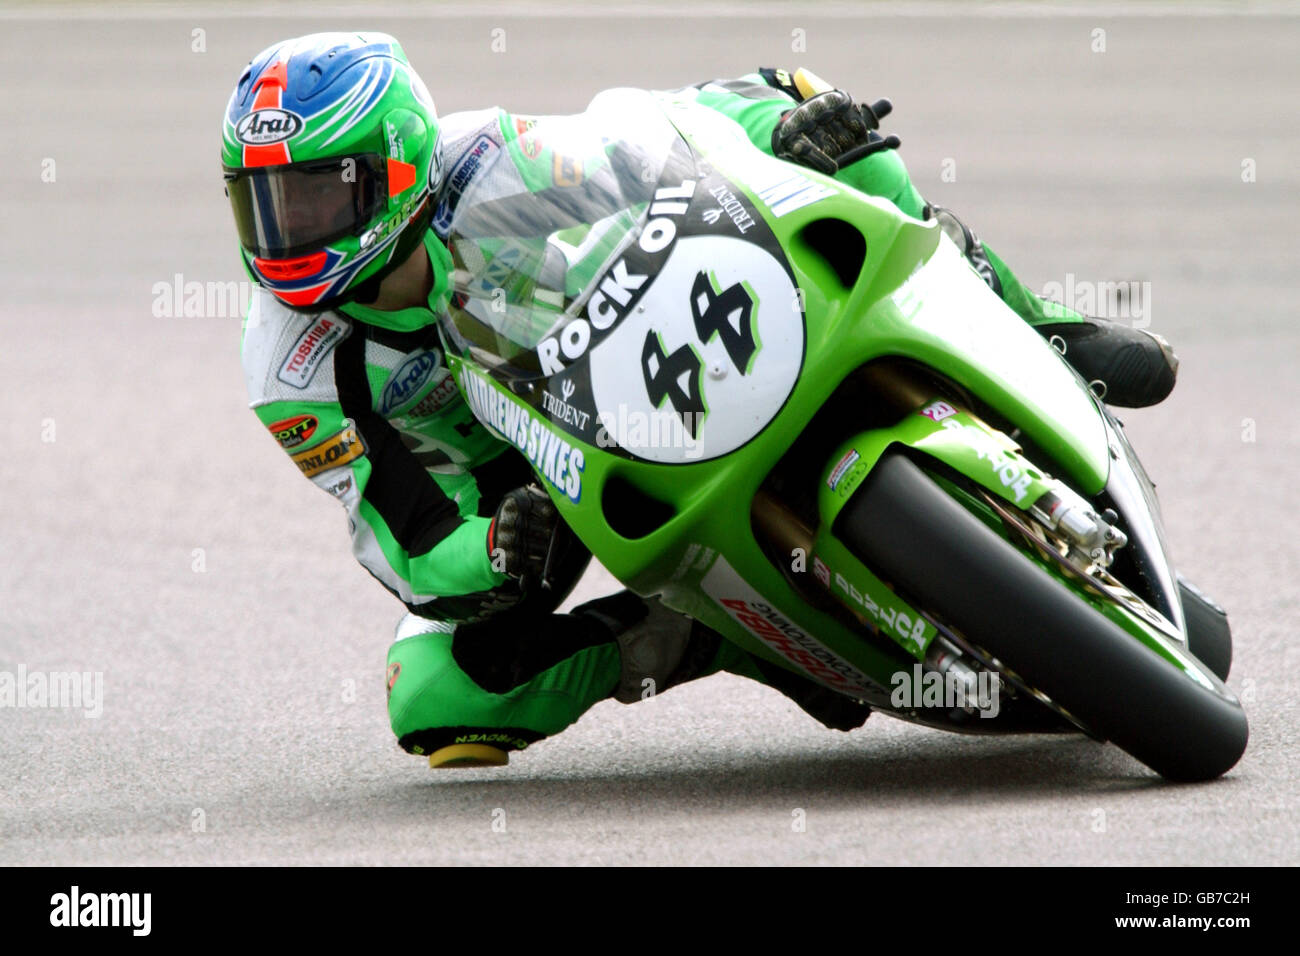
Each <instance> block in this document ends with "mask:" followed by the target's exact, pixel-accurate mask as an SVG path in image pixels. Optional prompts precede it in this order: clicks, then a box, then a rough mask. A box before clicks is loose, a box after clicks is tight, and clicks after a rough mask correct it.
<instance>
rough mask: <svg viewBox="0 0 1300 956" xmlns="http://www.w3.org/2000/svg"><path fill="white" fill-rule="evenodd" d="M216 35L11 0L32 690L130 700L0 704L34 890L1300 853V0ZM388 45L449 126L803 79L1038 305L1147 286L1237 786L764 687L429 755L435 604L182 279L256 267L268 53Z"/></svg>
mask: <svg viewBox="0 0 1300 956" xmlns="http://www.w3.org/2000/svg"><path fill="white" fill-rule="evenodd" d="M223 9H224V10H225V12H217V11H215V10H214V9H208V8H203V7H199V6H193V7H189V6H182V7H176V6H167V7H159V8H153V7H148V8H133V9H131V10H128V11H127V12H126V13H124V14H121V15H112V16H108V15H105V14H103V13H99V14H93V13H92V14H91V15H87V14H86V11H85V10H84V9H83V8H80V7H66V6H65V5H61V4H60V5H55V6H53V7H48V6H47V7H42V8H39V9H37V8H33V7H29V6H18V7H7V8H0V27H3V29H0V77H2V78H3V83H2V84H0V85H2V87H3V89H4V91H5V96H4V97H3V98H0V128H2V129H3V130H4V135H3V138H2V139H0V185H2V190H0V212H2V213H3V216H2V219H3V223H4V225H3V231H2V232H0V290H2V291H0V302H2V303H3V305H2V307H0V382H2V383H3V385H2V386H0V436H2V437H3V440H4V448H3V454H2V455H0V489H2V490H3V495H4V497H3V503H0V671H8V672H11V673H17V672H18V669H19V668H26V670H27V671H28V672H35V671H39V672H45V673H50V672H56V671H69V670H76V671H88V672H92V673H100V674H102V680H103V693H102V715H100V716H98V717H95V718H91V717H87V716H85V715H84V714H83V713H82V712H80V711H75V710H74V711H70V710H49V709H34V708H24V709H17V708H5V709H0V863H63V864H83V863H85V864H93V863H158V862H162V863H340V862H346V863H361V862H365V863H374V862H462V863H501V862H511V863H605V864H609V863H774V862H776V863H852V864H857V863H944V864H981V863H1079V864H1108V865H1132V864H1151V863H1161V864H1163V863H1179V864H1181V863H1211V864H1220V863H1221V864H1232V863H1250V862H1264V863H1289V864H1295V863H1296V862H1298V861H1300V851H1298V846H1300V844H1298V841H1297V835H1296V834H1297V814H1296V802H1297V801H1296V793H1297V790H1298V789H1300V758H1298V757H1297V755H1296V752H1295V746H1294V745H1295V741H1296V736H1297V735H1296V729H1295V728H1296V722H1297V721H1296V718H1297V714H1296V701H1297V698H1298V696H1300V686H1298V683H1297V665H1300V644H1297V640H1296V625H1297V622H1298V621H1300V609H1298V606H1297V605H1298V602H1300V550H1298V549H1297V547H1296V546H1295V544H1294V533H1293V531H1292V530H1291V528H1290V527H1289V525H1290V523H1291V521H1292V520H1293V519H1294V517H1295V515H1296V508H1295V506H1294V503H1293V502H1292V501H1291V500H1290V496H1291V495H1292V494H1294V493H1295V488H1296V484H1295V477H1296V475H1297V471H1298V468H1300V429H1298V428H1297V425H1296V418H1295V415H1296V414H1297V408H1300V384H1298V382H1300V376H1298V375H1297V372H1296V366H1297V359H1298V358H1300V331H1298V330H1297V325H1296V319H1297V309H1296V305H1295V298H1294V297H1295V294H1296V292H1297V289H1296V281H1295V276H1296V266H1295V261H1296V257H1295V237H1296V223H1297V221H1298V219H1297V209H1296V197H1297V195H1298V190H1300V165H1298V164H1297V162H1296V157H1297V156H1300V133H1298V132H1297V126H1296V107H1295V104H1296V102H1297V100H1300V71H1298V70H1297V68H1296V61H1295V51H1296V50H1297V49H1300V18H1297V16H1296V12H1297V11H1296V10H1295V9H1294V8H1287V7H1279V8H1267V9H1268V10H1270V11H1272V12H1266V13H1264V14H1258V15H1249V16H1235V15H1226V16H1225V15H1218V14H1217V13H1216V12H1215V11H1217V10H1219V9H1220V8H1219V7H1211V8H1200V11H1201V12H1205V13H1206V14H1207V15H1204V16H1201V15H1186V11H1183V12H1182V13H1179V14H1177V15H1175V14H1173V13H1172V12H1171V11H1170V8H1169V7H1167V6H1163V5H1161V4H1151V3H1133V4H1129V5H1127V6H1126V7H1115V8H1093V9H1092V10H1091V12H1089V10H1088V9H1086V8H1085V9H1083V10H1082V11H1080V9H1079V8H1078V7H1077V6H1076V7H1074V8H1072V11H1073V13H1072V14H1071V15H1055V14H1053V15H1044V14H1043V12H1042V10H1041V9H1040V8H1025V7H1023V6H1016V5H1012V6H1009V7H1008V6H1005V5H1004V6H999V7H992V8H990V7H987V6H964V7H960V8H958V7H953V6H947V7H944V6H937V7H936V6H933V5H931V6H927V7H924V8H922V9H920V10H919V11H913V13H916V14H918V15H909V14H908V12H907V11H906V10H903V9H902V8H900V7H898V6H897V5H892V4H886V5H879V6H867V7H864V8H845V7H833V8H832V7H819V6H817V5H815V4H814V5H806V6H804V7H802V8H800V7H794V6H790V7H776V6H768V5H759V7H758V9H759V10H760V12H761V14H762V15H760V16H754V17H751V18H747V19H746V18H742V17H740V16H738V15H735V14H734V13H729V12H728V10H727V8H725V7H721V6H718V5H714V6H708V5H704V6H699V5H691V6H682V5H678V6H677V7H672V8H667V7H657V8H656V11H657V15H656V16H655V17H654V18H653V19H638V18H635V17H632V16H629V15H627V11H626V10H621V9H611V8H601V7H599V6H591V7H590V8H582V7H575V6H573V5H570V6H569V7H567V8H565V9H566V10H567V13H565V15H561V16H555V17H550V18H544V17H540V16H536V15H531V14H530V13H529V12H528V11H527V10H525V9H523V8H521V7H518V6H516V7H515V8H512V9H510V10H507V11H503V12H496V13H494V12H491V11H489V12H486V13H484V12H483V10H484V8H483V7H482V6H478V7H473V8H470V7H468V6H461V7H457V8H451V9H449V10H447V11H446V12H445V13H442V14H438V15H431V14H422V15H417V16H405V15H398V14H395V12H394V11H393V10H391V9H389V10H385V11H382V12H381V13H376V12H374V11H373V9H372V10H371V11H370V12H366V13H365V14H364V15H360V16H352V17H347V16H339V15H334V14H330V13H326V14H318V15H315V16H309V15H307V14H289V15H284V16H273V17H272V16H256V17H254V16H246V15H245V14H244V11H246V10H249V9H251V8H249V7H239V6H236V7H234V8H229V7H226V8H223ZM257 9H261V8H260V7H258V8H257ZM316 9H318V10H319V9H321V8H320V7H317V8H316ZM602 9H603V10H605V11H606V12H601V13H597V12H596V11H598V10H602ZM232 11H233V12H232ZM357 26H364V27H367V28H378V29H385V30H389V31H390V32H393V33H394V34H396V35H397V36H398V37H399V38H401V39H402V41H403V42H404V44H405V45H406V48H407V50H408V52H409V54H410V56H411V58H412V60H413V62H414V64H415V65H416V67H417V68H418V69H419V70H420V71H421V72H422V73H423V74H424V76H425V77H426V79H427V81H428V83H429V86H430V87H431V88H432V90H433V91H434V95H435V98H436V99H437V101H438V105H439V109H440V110H441V111H442V112H449V111H453V110H458V109H466V108H470V107H476V106H482V105H489V104H500V105H503V106H508V107H512V108H514V109H516V110H519V111H534V112H548V111H552V112H557V111H568V110H576V109H579V108H581V106H582V105H583V104H584V102H585V101H586V99H587V98H588V97H589V96H590V95H591V94H592V93H593V92H595V91H596V90H598V89H600V88H602V87H607V86H612V85H640V86H659V87H669V86H677V85H681V84H684V83H687V82H695V81H697V80H700V79H705V78H709V77H712V76H728V75H735V74H738V73H740V72H744V71H747V70H749V69H752V68H753V67H756V66H758V65H760V64H773V65H786V64H791V65H799V64H807V65H809V66H811V67H813V68H814V69H816V70H817V72H819V73H821V74H822V75H823V76H825V77H827V78H829V79H831V80H833V81H834V82H835V83H837V84H839V85H841V86H845V87H847V88H848V89H850V90H852V91H853V92H854V93H855V94H856V95H857V96H859V97H861V98H868V97H871V98H875V97H878V96H882V95H887V96H890V97H891V98H892V99H893V100H894V102H895V104H896V111H895V114H894V116H893V117H891V118H890V119H889V121H888V126H889V128H890V129H891V130H892V131H894V132H897V133H898V134H900V135H901V136H902V137H903V139H904V151H903V155H904V157H905V158H906V160H907V161H908V163H909V166H910V168H911V170H912V173H913V176H914V178H915V179H916V181H917V183H918V186H919V188H920V189H921V191H922V192H923V193H924V194H925V195H926V196H927V197H929V198H931V199H932V200H934V201H937V202H941V203H943V204H945V205H949V206H951V207H953V208H955V209H957V210H958V211H959V212H960V213H962V214H963V215H964V216H965V217H966V218H967V219H968V220H969V221H971V222H972V223H974V224H975V225H976V226H977V228H978V229H979V230H980V231H981V233H982V234H983V235H984V236H985V237H986V238H988V239H989V240H990V241H991V243H992V244H993V245H994V246H995V248H997V249H999V250H1000V251H1001V253H1002V254H1003V256H1004V257H1005V258H1006V259H1007V260H1008V261H1009V262H1011V263H1012V264H1013V265H1014V266H1016V267H1017V268H1018V269H1019V270H1020V271H1021V272H1022V273H1023V275H1024V276H1025V277H1026V279H1027V280H1028V281H1030V282H1031V284H1033V285H1034V286H1035V288H1040V289H1041V288H1043V286H1044V285H1045V284H1046V283H1049V282H1057V283H1060V284H1062V285H1066V284H1067V282H1069V283H1073V285H1072V288H1075V289H1076V290H1079V289H1083V288H1085V287H1084V286H1081V285H1080V284H1079V283H1095V282H1102V281H1107V280H1134V281H1137V282H1140V283H1148V285H1146V286H1141V287H1140V288H1143V289H1146V290H1148V291H1147V295H1148V299H1147V305H1148V306H1149V309H1150V312H1149V316H1150V319H1151V321H1152V323H1153V326H1154V327H1156V328H1158V329H1159V330H1161V331H1163V332H1164V333H1165V334H1166V335H1168V336H1169V337H1170V338H1171V339H1172V340H1173V341H1174V342H1175V343H1176V344H1177V346H1178V347H1179V350H1180V352H1181V355H1182V358H1183V373H1182V378H1181V383H1180V385H1179V388H1178V390H1177V392H1176V393H1175V395H1174V397H1173V398H1172V399H1171V400H1170V401H1168V402H1167V403H1165V404H1164V405H1163V406H1161V407H1159V408H1155V409H1151V410H1145V411H1140V412H1133V413H1129V414H1126V415H1124V418H1125V420H1126V421H1127V422H1128V423H1129V425H1130V428H1131V431H1132V433H1133V435H1134V437H1135V441H1136V444H1137V446H1138V448H1139V449H1140V450H1141V451H1142V452H1143V454H1144V456H1145V460H1146V462H1147V465H1148V468H1149V470H1150V471H1151V472H1152V474H1153V475H1154V476H1155V478H1156V480H1157V481H1158V482H1159V483H1160V489H1161V493H1162V496H1163V502H1164V507H1165V514H1166V519H1167V522H1168V525H1169V527H1170V530H1171V534H1172V539H1173V544H1174V547H1175V549H1176V553H1177V554H1178V555H1179V557H1180V560H1181V563H1182V566H1183V568H1184V570H1185V571H1186V572H1187V573H1188V574H1189V575H1190V576H1191V577H1192V578H1193V579H1194V580H1196V581H1198V582H1201V583H1202V584H1203V586H1204V587H1205V588H1206V589H1207V590H1209V591H1210V592H1211V593H1212V594H1214V595H1215V596H1217V597H1218V598H1219V599H1220V600H1221V601H1222V602H1223V603H1224V604H1225V605H1226V606H1227V607H1228V608H1229V609H1230V611H1231V613H1232V620H1233V623H1234V625H1235V630H1236V634H1237V660H1236V664H1235V667H1234V672H1233V677H1232V680H1231V684H1232V686H1233V687H1234V689H1236V690H1237V691H1238V693H1240V694H1241V695H1242V696H1243V698H1244V699H1245V700H1246V701H1247V707H1248V712H1249V715H1250V718H1251V728H1252V741H1251V746H1250V749H1249V750H1248V752H1247V754H1246V756H1245V758H1244V759H1243V760H1242V762H1241V763H1240V765H1239V766H1238V767H1237V769H1235V770H1234V771H1233V772H1232V773H1231V774H1230V775H1229V776H1228V777H1227V778H1225V779H1223V780H1221V781H1219V782H1216V783H1214V784H1210V785H1202V786H1195V787H1175V786H1168V785H1165V784H1163V783H1161V782H1160V781H1158V780H1157V779H1155V778H1154V777H1152V776H1151V775H1150V774H1149V773H1147V772H1146V771H1145V770H1144V769H1143V768H1142V767H1140V766H1139V765H1138V764H1137V763H1135V762H1134V761H1132V760H1130V759H1129V758H1128V757H1126V756H1125V755H1124V754H1122V753H1120V752H1119V751H1117V750H1115V749H1114V748H1103V747H1100V746H1098V745H1095V744H1092V743H1089V742H1086V741H1072V740H1066V741H1061V740H1038V739H999V740H981V739H968V738H962V737H956V736H949V735H944V734H941V733H938V732H933V731H928V730H923V729H917V728H913V727H910V726H907V725H904V724H901V723H898V722H896V721H891V720H889V719H888V718H884V717H879V716H877V717H874V718H872V719H871V720H870V721H869V722H868V725H867V727H866V728H865V729H863V730H861V731H857V732H854V733H852V734H848V735H845V734H836V733H832V732H829V731H825V730H823V729H822V728H820V727H819V726H818V725H816V724H814V723H813V722H812V721H811V720H809V719H808V718H806V717H805V716H803V715H802V714H801V713H800V712H799V711H797V710H796V709H795V708H794V707H793V706H792V705H790V704H789V703H787V702H786V701H785V700H784V699H783V698H781V697H780V696H779V695H778V694H776V693H775V692H772V691H768V690H766V689H764V688H761V687H758V686H756V685H753V684H749V683H747V682H745V681H742V680H740V679H738V678H730V677H716V678H712V679H709V680H705V681H701V682H699V683H697V684H694V685H692V686H688V687H684V688H679V689H676V690H673V691H672V692H670V693H668V694H666V695H664V696H663V697H661V698H658V699H656V700H653V701H651V702H648V703H645V704H639V705H637V706H634V707H623V706H621V705H618V704H615V703H606V704H602V705H599V706H597V707H596V708H595V709H593V710H592V711H591V712H590V714H589V715H587V716H586V717H585V718H584V719H583V720H582V721H581V722H580V723H579V724H578V725H576V726H575V727H573V728H572V729H571V730H570V731H568V732H566V733H564V734H563V735H562V736H559V737H557V738H555V739H553V740H551V741H548V742H545V743H543V744H541V745H539V746H537V747H536V748H535V749H533V750H532V751H530V752H528V753H527V754H524V755H521V756H517V757H516V758H515V759H514V761H513V762H512V764H511V766H510V767H509V768H507V769H504V770H494V771H465V772H459V773H444V774H441V775H440V774H434V773H431V772H430V771H429V770H428V769H427V767H426V766H425V765H424V764H423V763H422V762H421V761H419V760H417V759H415V758H412V757H409V756H406V755H404V754H402V753H401V752H400V751H399V750H398V749H397V747H396V745H395V744H394V742H393V741H392V739H391V737H390V735H389V731H388V727H387V721H386V718H385V713H384V697H383V681H382V677H383V667H384V654H385V649H386V646H387V641H388V638H389V635H390V633H391V628H392V625H393V623H394V621H395V620H396V618H397V616H398V613H399V611H400V608H399V606H398V605H397V604H396V603H395V602H394V601H393V600H392V599H391V598H390V597H389V596H388V595H387V594H386V593H384V592H383V591H382V589H380V588H379V587H378V585H376V584H375V583H374V582H373V581H372V580H371V579H370V577H369V576H368V575H367V574H366V573H365V572H364V571H363V570H362V569H361V568H360V567H358V566H357V565H355V564H354V563H353V561H352V559H351V557H350V555H349V553H348V546H347V536H346V528H345V527H344V525H343V520H342V518H341V516H340V514H339V511H338V506H337V505H336V504H335V503H334V502H333V501H332V500H330V499H329V498H328V497H327V496H325V495H321V494H318V493H316V492H315V491H313V490H312V489H311V488H310V487H308V485H307V483H306V482H304V481H302V479H301V478H300V477H299V476H298V475H297V473H296V471H295V469H294V468H292V466H291V465H290V464H289V463H288V462H287V461H285V460H284V455H283V453H282V452H281V451H279V449H278V448H276V446H275V445H274V443H273V442H271V441H269V440H268V439H267V437H266V435H265V433H264V430H263V429H261V428H260V427H259V426H258V425H257V422H256V421H255V419H254V417H253V416H252V415H251V414H250V413H249V412H248V411H247V410H246V408H245V402H246V399H245V396H244V389H243V379H242V375H241V372H240V369H239V363H238V354H237V341H238V330H239V323H238V319H237V317H236V316H235V310H233V309H230V310H228V311H227V313H226V314H221V315H213V314H205V315H198V316H193V315H191V316H186V315H185V314H184V309H183V305H184V303H183V302H181V303H175V302H173V301H172V300H171V296H170V295H169V294H168V293H167V292H166V291H165V290H166V288H167V287H169V286H170V285H172V284H173V283H174V282H175V281H177V280H176V278H175V277H177V276H179V277H180V281H181V282H191V281H197V282H204V283H209V282H213V283H219V282H225V281H228V280H237V279H239V278H241V275H240V272H239V269H238V264H237V260H236V256H235V247H234V239H233V230H232V228H231V223H230V221H229V212H228V209H227V207H226V206H225V201H224V199H223V197H222V193H221V184H220V179H219V171H218V161H219V160H218V150H219V145H218V144H219V121H220V117H221V114H222V110H223V108H224V106H225V102H226V98H227V97H228V95H229V91H230V88H231V86H232V85H233V83H234V81H235V79H236V77H237V75H238V72H239V70H240V68H241V67H242V65H243V64H244V62H245V61H246V60H247V59H248V58H249V57H250V56H251V55H252V54H254V53H255V52H257V51H258V50H260V49H261V48H262V47H263V46H265V45H266V44H268V43H270V42H272V41H273V40H275V39H279V38H281V37H283V36H287V35H295V34H299V33H306V32H311V31H314V30H317V29H327V28H344V27H357ZM494 30H503V31H504V33H501V34H494V32H493V31H494ZM195 31H201V32H195ZM1097 31H1103V32H1101V33H1099V32H1097ZM494 40H496V41H497V46H498V47H500V43H501V41H502V40H503V41H504V44H505V49H504V50H501V51H499V52H494V50H493V43H494ZM1103 43H1104V50H1099V49H1097V47H1098V46H1099V45H1101V44H1103ZM199 46H201V47H202V50H201V51H200V50H198V49H196V48H197V47H199ZM1067 274H1069V275H1072V276H1073V278H1072V279H1071V278H1067ZM177 313H180V314H177ZM608 587H610V581H609V580H608V579H607V578H605V579H602V578H600V577H593V578H592V579H591V580H590V581H589V582H587V584H586V585H585V586H584V591H583V593H584V594H592V593H597V589H600V588H608ZM800 810H802V811H803V812H804V815H805V819H806V828H805V829H804V830H803V832H798V830H797V829H796V828H795V827H794V826H793V825H792V824H793V823H794V821H795V820H796V819H797V817H798V814H797V813H796V811H800ZM498 811H499V812H498ZM494 819H497V820H500V819H504V820H505V823H506V826H505V829H504V832H498V831H495V830H494V829H493V827H492V823H493V820H494Z"/></svg>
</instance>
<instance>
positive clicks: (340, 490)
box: [325, 474, 352, 500]
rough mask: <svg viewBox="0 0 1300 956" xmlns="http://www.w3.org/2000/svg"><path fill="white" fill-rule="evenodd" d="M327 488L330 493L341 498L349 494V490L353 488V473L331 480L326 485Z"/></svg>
mask: <svg viewBox="0 0 1300 956" xmlns="http://www.w3.org/2000/svg"><path fill="white" fill-rule="evenodd" d="M325 490H326V491H328V492H329V493H330V494H332V495H333V496H334V497H335V498H338V499H340V500H341V499H342V498H344V497H345V496H346V495H347V493H348V492H349V491H351V490H352V475H351V474H347V475H344V476H343V477H342V478H340V479H339V480H338V481H332V482H330V483H329V484H328V485H326V486H325Z"/></svg>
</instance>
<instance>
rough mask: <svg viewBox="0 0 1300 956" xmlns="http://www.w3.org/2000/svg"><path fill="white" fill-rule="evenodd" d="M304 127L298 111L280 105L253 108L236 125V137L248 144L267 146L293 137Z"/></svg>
mask: <svg viewBox="0 0 1300 956" xmlns="http://www.w3.org/2000/svg"><path fill="white" fill-rule="evenodd" d="M302 127H303V119H302V117H301V116H299V115H298V114H297V113H291V112H289V111H288V110H282V109H279V108H278V107H264V108H263V109H260V110H253V112H251V113H249V114H248V115H247V116H245V117H244V118H243V119H242V120H240V121H239V125H237V126H236V127H235V139H237V140H239V141H240V142H241V143H244V144H246V145H248V146H266V145H268V144H269V143H280V142H283V141H284V140H286V139H289V138H291V137H292V136H294V135H295V134H296V133H298V131H299V130H301V129H302Z"/></svg>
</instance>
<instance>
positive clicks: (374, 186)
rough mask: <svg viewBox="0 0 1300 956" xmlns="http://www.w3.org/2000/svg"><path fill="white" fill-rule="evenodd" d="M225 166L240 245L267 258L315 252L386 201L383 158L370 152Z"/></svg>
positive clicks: (353, 231) (355, 229)
mask: <svg viewBox="0 0 1300 956" xmlns="http://www.w3.org/2000/svg"><path fill="white" fill-rule="evenodd" d="M223 169H224V172H225V178H226V192H227V194H228V195H229V196H230V205H231V208H232V209H233V210H234V213H235V229H236V231H238V233H239V242H240V245H242V246H243V247H244V248H245V249H246V250H247V251H248V252H250V253H252V254H253V255H254V256H259V257H261V258H266V259H287V258H290V257H293V256H298V255H302V254H304V253H308V252H315V251H317V250H319V249H321V248H322V247H323V246H325V245H326V244H327V243H330V242H333V241H334V240H336V239H342V238H343V237H345V236H352V235H357V234H359V233H361V232H362V230H364V229H365V227H366V226H367V225H368V224H369V223H370V222H371V220H373V219H374V218H375V216H376V215H377V214H378V213H379V212H381V211H382V210H383V208H384V206H385V204H386V203H387V201H388V196H387V190H386V188H385V185H386V182H387V176H386V175H385V170H384V162H383V159H382V158H381V157H379V156H377V155H375V154H374V153H365V154H362V155H358V156H338V157H333V158H330V159H326V160H318V161H314V162H310V163H295V164H293V165H291V166H261V167H252V168H246V169H230V168H228V167H223Z"/></svg>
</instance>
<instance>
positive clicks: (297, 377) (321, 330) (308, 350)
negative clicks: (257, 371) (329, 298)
mask: <svg viewBox="0 0 1300 956" xmlns="http://www.w3.org/2000/svg"><path fill="white" fill-rule="evenodd" d="M350 329H351V326H350V325H348V323H347V322H344V321H343V320H342V319H339V318H334V317H326V316H321V317H320V318H318V319H316V320H315V321H314V322H312V324H311V326H310V327H309V328H308V329H307V331H306V332H304V333H302V335H300V336H298V340H297V341H296V342H294V344H293V347H292V348H291V349H290V350H289V354H288V356H287V357H286V358H285V360H284V363H283V364H282V365H281V366H280V372H279V374H278V375H277V376H276V377H277V378H279V379H280V381H282V382H284V384H286V385H290V386H292V387H294V388H306V387H307V386H308V385H309V384H310V383H311V380H312V377H313V376H314V375H315V374H316V369H317V368H319V367H320V364H321V362H322V361H323V360H324V358H325V356H327V355H329V353H330V351H331V350H332V349H333V348H334V346H336V345H338V344H339V342H341V341H342V340H343V338H344V336H346V335H347V334H348V331H349V330H350Z"/></svg>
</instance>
